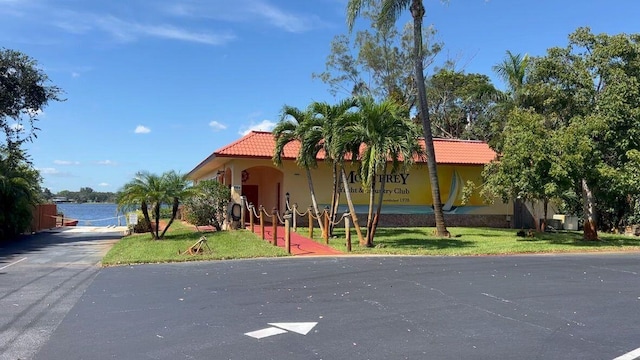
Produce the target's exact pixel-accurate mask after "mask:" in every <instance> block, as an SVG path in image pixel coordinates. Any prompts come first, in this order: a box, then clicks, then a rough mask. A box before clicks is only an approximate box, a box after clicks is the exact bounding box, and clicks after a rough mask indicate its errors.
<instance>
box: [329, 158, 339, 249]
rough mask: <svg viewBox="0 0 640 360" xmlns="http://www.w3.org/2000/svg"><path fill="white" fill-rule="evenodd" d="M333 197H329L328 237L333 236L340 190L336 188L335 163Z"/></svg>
mask: <svg viewBox="0 0 640 360" xmlns="http://www.w3.org/2000/svg"><path fill="white" fill-rule="evenodd" d="M332 176H333V196H332V197H331V213H330V218H331V221H330V222H329V236H333V228H334V225H333V223H335V221H336V216H337V214H338V205H339V204H340V191H339V190H340V189H339V186H338V164H337V163H336V162H334V163H333V170H332Z"/></svg>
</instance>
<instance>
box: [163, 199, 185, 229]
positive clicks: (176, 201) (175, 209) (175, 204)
mask: <svg viewBox="0 0 640 360" xmlns="http://www.w3.org/2000/svg"><path fill="white" fill-rule="evenodd" d="M179 206H180V200H179V199H178V198H177V197H174V198H173V207H172V208H171V219H170V220H169V223H168V224H167V226H165V227H164V229H163V230H162V234H160V239H164V234H165V233H166V232H167V230H168V229H169V227H170V226H171V224H172V223H173V220H175V219H176V215H178V207H179Z"/></svg>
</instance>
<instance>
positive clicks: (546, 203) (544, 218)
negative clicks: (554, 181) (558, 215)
mask: <svg viewBox="0 0 640 360" xmlns="http://www.w3.org/2000/svg"><path fill="white" fill-rule="evenodd" d="M542 204H543V206H544V208H543V210H542V213H543V215H542V224H541V225H540V227H541V229H540V230H541V231H542V232H545V230H547V214H548V212H549V199H547V198H544V200H542Z"/></svg>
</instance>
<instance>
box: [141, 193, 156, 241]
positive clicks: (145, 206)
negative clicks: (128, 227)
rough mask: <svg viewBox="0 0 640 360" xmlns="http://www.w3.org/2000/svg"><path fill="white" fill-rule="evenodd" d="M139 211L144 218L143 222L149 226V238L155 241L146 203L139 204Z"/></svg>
mask: <svg viewBox="0 0 640 360" xmlns="http://www.w3.org/2000/svg"><path fill="white" fill-rule="evenodd" d="M140 210H142V216H144V220H145V221H146V222H147V224H149V232H151V237H152V238H153V239H155V234H154V232H153V227H152V226H151V217H149V206H148V205H147V202H146V201H143V202H142V203H141V204H140Z"/></svg>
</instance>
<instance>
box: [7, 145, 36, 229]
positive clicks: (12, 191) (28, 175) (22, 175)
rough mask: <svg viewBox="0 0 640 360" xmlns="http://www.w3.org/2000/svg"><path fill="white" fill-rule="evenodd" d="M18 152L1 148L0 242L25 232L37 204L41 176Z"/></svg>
mask: <svg viewBox="0 0 640 360" xmlns="http://www.w3.org/2000/svg"><path fill="white" fill-rule="evenodd" d="M25 156H26V155H25V154H24V152H23V151H21V150H19V151H18V150H14V151H13V152H9V151H8V150H6V149H4V150H2V149H0V240H5V239H10V238H12V237H14V236H16V235H18V234H20V233H22V232H23V231H24V230H26V229H27V227H28V226H29V224H30V223H31V217H32V209H33V206H34V205H36V204H37V203H38V201H39V195H40V181H41V178H40V174H39V173H38V171H37V170H35V169H34V168H33V167H32V166H31V164H30V163H29V162H28V161H27V159H26V157H25Z"/></svg>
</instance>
